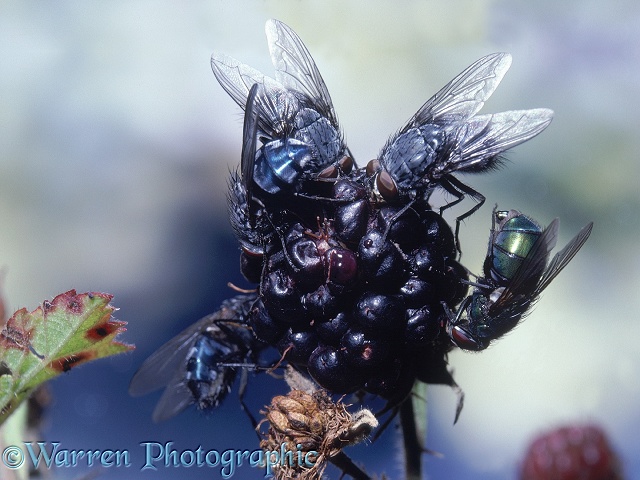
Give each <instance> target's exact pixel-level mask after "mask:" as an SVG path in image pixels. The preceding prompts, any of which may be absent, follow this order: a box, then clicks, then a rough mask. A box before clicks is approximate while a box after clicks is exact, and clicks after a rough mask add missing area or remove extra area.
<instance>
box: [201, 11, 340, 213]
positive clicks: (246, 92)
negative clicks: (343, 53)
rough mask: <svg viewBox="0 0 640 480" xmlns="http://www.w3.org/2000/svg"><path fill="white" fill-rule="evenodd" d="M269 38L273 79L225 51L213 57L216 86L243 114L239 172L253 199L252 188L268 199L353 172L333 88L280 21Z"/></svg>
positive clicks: (273, 24) (269, 27) (268, 28)
mask: <svg viewBox="0 0 640 480" xmlns="http://www.w3.org/2000/svg"><path fill="white" fill-rule="evenodd" d="M266 34H267V41H268V44H269V51H270V54H271V60H272V62H273V65H274V67H275V70H276V75H275V79H273V78H270V77H268V76H265V75H263V74H262V73H260V72H259V71H257V70H255V69H253V68H252V67H249V66H248V65H245V64H243V63H240V62H238V61H237V60H235V59H234V58H232V57H230V56H228V55H226V54H223V53H218V52H216V53H214V54H213V55H212V57H211V67H212V69H213V73H214V75H215V76H216V78H217V80H218V82H220V85H221V86H222V87H223V88H224V89H225V91H226V92H227V93H228V94H229V95H230V96H231V98H233V100H234V101H235V102H236V103H237V104H238V105H239V106H240V107H241V108H243V109H244V110H245V116H244V128H243V130H244V132H243V146H242V157H241V172H242V179H243V182H244V184H245V188H246V191H247V197H248V198H249V199H253V196H252V192H253V186H254V185H253V184H254V183H255V185H257V186H258V187H259V188H260V189H261V190H262V191H264V192H266V193H267V194H278V193H280V192H283V191H284V192H295V191H296V190H298V189H300V188H301V184H302V182H303V181H304V180H308V179H316V178H319V177H332V176H336V175H337V174H338V173H339V172H340V171H345V172H348V171H350V170H351V168H352V167H353V160H352V159H351V155H350V153H349V150H348V148H347V147H346V145H345V143H344V141H343V137H342V133H341V131H340V127H339V125H338V120H337V117H336V114H335V111H334V109H333V104H332V102H331V97H330V95H329V91H328V90H327V87H326V85H325V83H324V80H323V79H322V76H321V75H320V72H319V70H318V68H317V66H316V64H315V62H314V60H313V58H312V57H311V54H310V53H309V51H308V50H307V48H306V47H305V45H304V44H303V43H302V40H300V38H299V37H298V35H296V33H295V32H294V31H293V30H291V29H290V28H289V27H288V26H287V25H285V24H284V23H282V22H279V21H277V20H269V21H268V22H267V24H266ZM258 140H259V141H260V142H261V143H262V146H261V147H260V148H259V149H258V148H257V144H258ZM251 208H253V207H251Z"/></svg>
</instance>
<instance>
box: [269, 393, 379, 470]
mask: <svg viewBox="0 0 640 480" xmlns="http://www.w3.org/2000/svg"><path fill="white" fill-rule="evenodd" d="M261 413H262V414H263V415H264V416H265V418H264V419H263V420H262V421H261V422H260V424H259V425H258V429H259V430H260V427H261V426H262V425H264V424H266V423H268V424H269V428H268V430H267V432H263V436H264V439H263V440H262V441H261V442H260V447H261V448H262V449H263V450H264V451H265V452H280V453H281V454H282V452H292V455H290V456H289V457H288V458H281V459H280V460H281V461H280V462H278V463H277V464H273V463H275V462H272V470H273V473H274V474H275V478H277V479H283V478H300V479H303V480H312V479H320V478H321V476H322V473H323V472H324V469H325V468H326V466H327V462H328V461H329V459H331V457H333V456H335V455H337V454H338V453H339V452H341V451H342V449H343V448H344V447H346V446H348V445H353V444H356V443H359V442H361V441H362V440H364V439H365V438H366V437H367V436H368V435H369V434H370V433H371V431H372V430H373V429H374V428H375V427H376V426H377V425H378V421H377V420H376V418H375V416H374V415H373V414H372V413H371V412H370V411H369V410H360V411H358V412H356V413H354V414H351V413H349V412H348V411H347V405H345V404H344V403H342V402H341V401H338V402H333V401H332V400H331V398H330V397H329V395H328V394H327V393H326V392H325V391H324V390H318V391H316V392H313V393H308V392H306V391H303V390H292V391H291V392H289V394H288V395H284V396H283V395H278V396H276V397H274V398H273V399H272V401H271V404H270V405H269V406H267V407H266V409H265V410H263V411H261ZM266 458H272V457H270V455H269V454H267V455H266ZM302 459H305V460H308V459H312V461H311V462H307V461H301V460H302ZM285 460H286V461H285ZM290 460H293V461H290Z"/></svg>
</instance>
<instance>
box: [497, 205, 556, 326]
mask: <svg viewBox="0 0 640 480" xmlns="http://www.w3.org/2000/svg"><path fill="white" fill-rule="evenodd" d="M559 225H560V222H559V220H558V219H557V218H556V219H554V220H553V222H551V223H550V224H549V226H548V227H547V228H545V229H544V231H543V232H542V234H541V235H540V236H539V237H538V239H537V240H536V242H535V243H534V244H533V246H532V247H531V250H530V251H529V253H528V254H527V257H526V258H525V259H524V260H523V262H522V265H520V268H519V269H518V271H517V272H516V274H515V275H514V276H513V278H512V279H511V282H509V285H508V286H507V287H506V288H505V289H504V291H503V292H502V294H501V295H500V297H499V298H498V299H497V300H496V301H495V303H493V304H492V305H491V307H490V309H489V310H490V313H491V314H493V315H495V312H502V311H505V310H510V309H509V305H510V304H511V303H512V302H513V301H514V299H516V298H518V297H522V298H530V299H531V300H532V301H533V300H535V297H536V296H537V293H539V290H538V289H537V288H536V286H537V285H539V282H540V278H541V277H542V275H543V272H544V270H545V266H546V264H547V261H548V260H549V254H550V252H551V250H553V248H554V247H555V245H556V242H557V241H558V227H559ZM518 301H520V300H518Z"/></svg>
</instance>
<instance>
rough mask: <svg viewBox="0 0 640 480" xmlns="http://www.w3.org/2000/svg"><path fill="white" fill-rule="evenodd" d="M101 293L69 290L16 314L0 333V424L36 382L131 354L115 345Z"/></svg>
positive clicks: (119, 327) (114, 324)
mask: <svg viewBox="0 0 640 480" xmlns="http://www.w3.org/2000/svg"><path fill="white" fill-rule="evenodd" d="M112 298H113V296H112V295H109V294H106V293H81V294H76V292H75V290H70V291H68V292H66V293H62V294H60V295H58V296H57V297H55V298H54V299H53V300H52V301H45V302H43V304H42V305H41V306H40V307H38V308H36V309H35V310H34V311H33V312H28V311H27V310H26V309H25V308H22V309H20V310H18V311H17V312H16V313H14V314H13V316H12V317H11V318H10V319H9V320H8V321H7V323H6V324H5V326H4V328H3V329H2V331H0V424H2V423H3V422H4V420H5V419H6V418H7V416H8V415H9V414H10V413H11V412H12V411H13V410H14V409H15V408H16V406H18V405H19V404H20V403H21V402H22V401H23V400H24V399H25V398H27V397H28V396H29V394H30V393H31V392H32V391H33V389H34V388H36V387H37V386H38V385H39V384H40V383H42V382H44V381H46V380H49V379H50V378H52V377H55V376H57V375H60V374H61V373H62V372H67V371H69V370H70V369H72V368H75V367H76V366H77V365H80V364H82V363H85V362H87V361H89V360H95V359H97V358H102V357H107V356H109V355H115V354H117V353H122V352H126V351H129V350H133V348H134V347H133V346H132V345H126V344H124V343H120V342H116V341H115V337H116V336H117V335H118V334H119V333H121V332H123V331H125V328H124V325H126V322H121V321H118V320H114V319H112V318H111V314H112V313H113V312H114V310H115V308H114V307H112V306H111V305H109V302H110V301H111V299H112Z"/></svg>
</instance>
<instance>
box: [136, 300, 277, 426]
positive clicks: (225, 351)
mask: <svg viewBox="0 0 640 480" xmlns="http://www.w3.org/2000/svg"><path fill="white" fill-rule="evenodd" d="M256 298H257V296H256V295H238V296H236V297H233V298H231V299H229V300H225V301H224V302H223V304H222V306H221V307H220V309H219V310H218V311H216V312H215V313H212V314H211V315H207V316H206V317H204V318H202V319H200V320H198V321H197V322H195V323H194V324H193V325H191V326H190V327H189V328H187V329H185V330H184V331H182V332H181V333H179V334H178V335H177V336H175V337H174V338H172V339H171V340H169V341H168V342H167V343H165V344H164V345H163V346H162V347H160V348H159V349H158V350H157V351H156V352H155V353H153V354H152V355H151V356H150V357H149V358H147V359H146V360H145V362H144V363H143V364H142V366H141V367H140V368H139V369H138V371H137V372H136V373H135V375H134V376H133V378H132V379H131V383H130V385H129V393H130V394H131V395H132V396H140V395H146V394H147V393H150V392H152V391H155V390H158V389H160V388H164V393H163V394H162V396H161V398H160V401H159V402H158V405H157V406H156V408H155V410H154V412H153V420H154V421H155V422H161V421H163V420H167V419H169V418H171V417H173V416H174V415H177V414H178V413H180V412H181V411H182V410H184V409H185V408H187V407H188V406H189V405H192V404H196V406H197V407H198V408H199V409H201V410H207V409H211V408H215V407H217V406H218V405H219V404H220V402H222V401H223V400H224V398H225V397H226V396H227V394H228V393H229V391H230V390H231V386H232V385H233V383H234V381H235V379H236V376H237V373H238V370H242V373H241V375H242V385H241V387H240V391H241V393H242V391H243V390H244V387H245V385H246V381H247V379H246V375H247V367H250V366H252V365H256V364H257V360H258V356H259V354H260V352H261V351H262V350H263V349H264V348H266V344H264V343H263V342H261V341H259V340H257V339H256V338H255V336H254V335H253V332H252V331H251V329H250V327H249V326H248V325H247V315H248V312H249V310H250V308H251V306H252V305H253V303H254V301H255V300H256Z"/></svg>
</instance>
